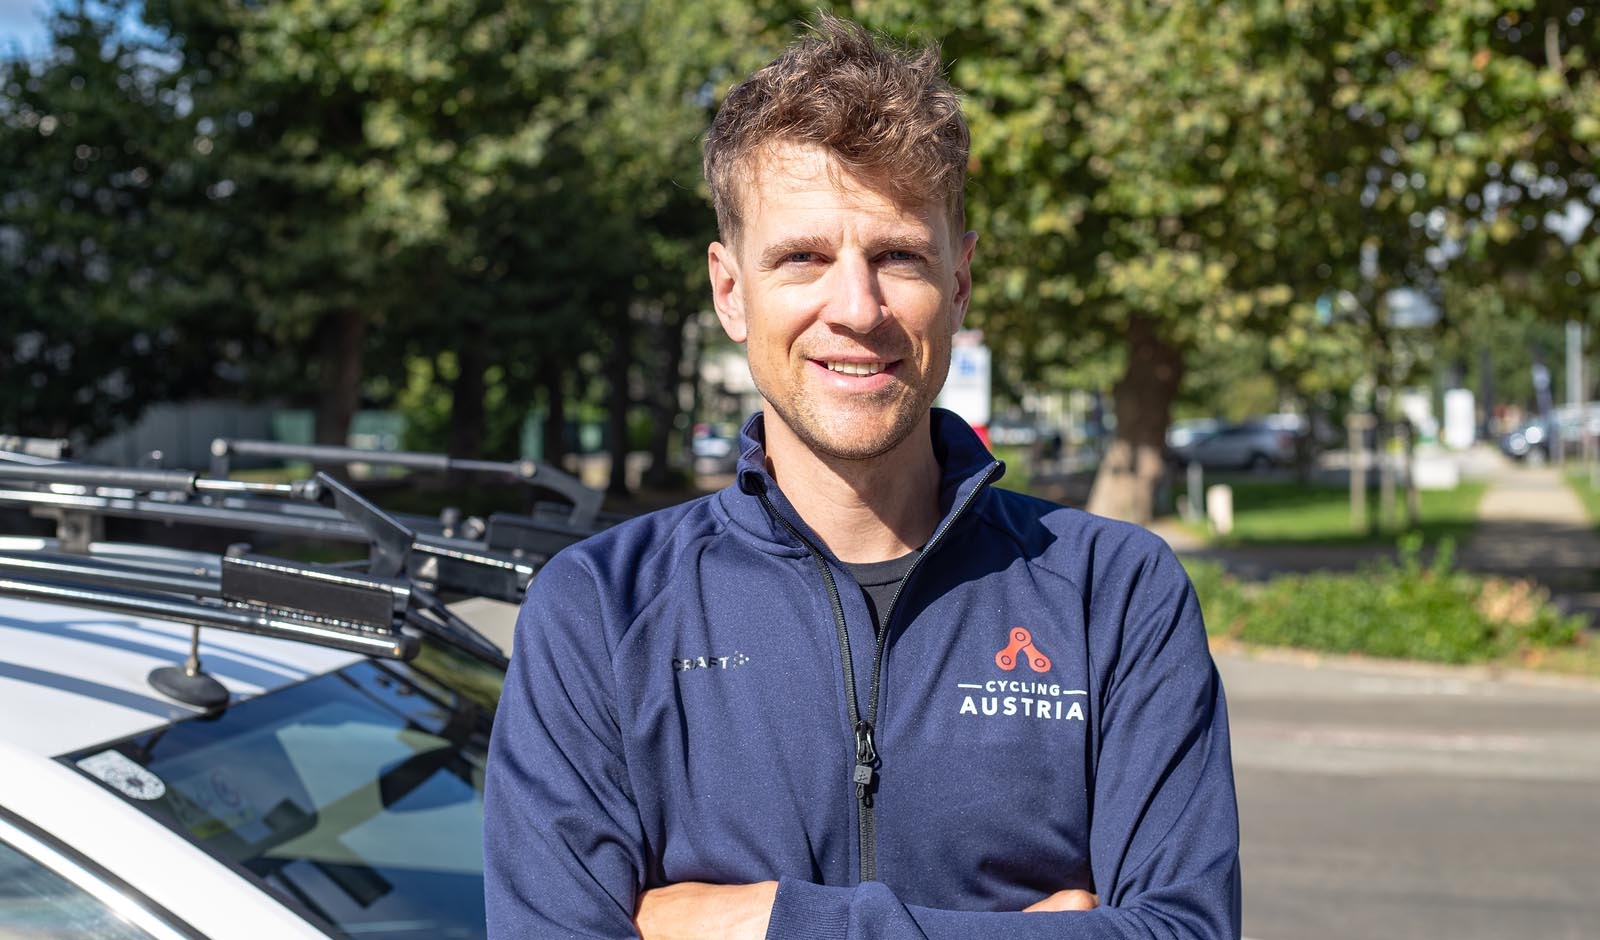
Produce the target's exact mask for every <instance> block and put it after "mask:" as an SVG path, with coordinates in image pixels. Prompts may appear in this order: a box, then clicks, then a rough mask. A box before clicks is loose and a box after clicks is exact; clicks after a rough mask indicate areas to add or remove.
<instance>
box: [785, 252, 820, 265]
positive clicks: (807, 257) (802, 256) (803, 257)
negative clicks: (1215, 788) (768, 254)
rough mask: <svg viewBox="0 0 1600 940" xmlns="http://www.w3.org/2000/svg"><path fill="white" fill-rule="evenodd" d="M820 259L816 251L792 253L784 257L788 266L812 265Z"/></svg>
mask: <svg viewBox="0 0 1600 940" xmlns="http://www.w3.org/2000/svg"><path fill="white" fill-rule="evenodd" d="M818 259H819V256H818V255H817V253H816V252H814V251H791V252H790V253H788V254H786V255H784V256H783V260H784V263H786V264H810V263H812V262H813V261H817V260H818Z"/></svg>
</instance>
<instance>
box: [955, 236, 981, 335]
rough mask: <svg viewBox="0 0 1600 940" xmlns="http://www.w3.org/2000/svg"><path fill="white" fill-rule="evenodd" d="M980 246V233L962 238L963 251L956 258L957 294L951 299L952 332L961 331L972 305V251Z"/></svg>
mask: <svg viewBox="0 0 1600 940" xmlns="http://www.w3.org/2000/svg"><path fill="white" fill-rule="evenodd" d="M977 245H978V233H977V232H968V233H967V234H965V235H963V236H962V237H961V251H960V253H959V254H957V256H956V292H955V295H954V296H953V297H951V298H950V307H951V312H952V314H953V317H952V319H953V320H954V322H953V323H952V324H951V326H950V332H951V333H954V332H956V331H957V330H959V329H961V324H962V322H963V321H965V320H966V319H967V308H968V307H969V306H971V305H972V251H973V249H974V248H976V247H977Z"/></svg>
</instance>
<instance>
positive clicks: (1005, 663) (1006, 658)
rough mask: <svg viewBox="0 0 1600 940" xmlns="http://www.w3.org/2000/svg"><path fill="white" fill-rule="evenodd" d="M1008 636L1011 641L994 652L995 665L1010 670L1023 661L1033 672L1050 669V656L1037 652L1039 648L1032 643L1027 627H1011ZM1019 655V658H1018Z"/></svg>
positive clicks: (1031, 635)
mask: <svg viewBox="0 0 1600 940" xmlns="http://www.w3.org/2000/svg"><path fill="white" fill-rule="evenodd" d="M1008 638H1009V639H1010V641H1011V642H1009V643H1007V644H1006V648H1005V649H1003V650H1001V651H1000V652H998V653H996V654H994V664H995V665H996V666H999V667H1000V668H1001V669H1004V670H1005V671H1006V672H1010V671H1011V670H1013V669H1015V668H1017V663H1018V662H1019V661H1025V662H1026V663H1027V664H1028V668H1029V669H1032V670H1033V671H1034V672H1049V671H1050V657H1048V656H1046V655H1045V654H1043V653H1041V652H1039V648H1038V647H1036V646H1034V645H1033V634H1031V633H1029V632H1028V631H1027V628H1025V627H1012V628H1011V633H1010V634H1009V635H1008ZM1019 656H1020V657H1021V660H1019V659H1018V657H1019Z"/></svg>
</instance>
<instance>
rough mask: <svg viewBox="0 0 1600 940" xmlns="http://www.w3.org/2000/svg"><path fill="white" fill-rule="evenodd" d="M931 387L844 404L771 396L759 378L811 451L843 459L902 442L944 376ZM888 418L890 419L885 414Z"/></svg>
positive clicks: (896, 389)
mask: <svg viewBox="0 0 1600 940" xmlns="http://www.w3.org/2000/svg"><path fill="white" fill-rule="evenodd" d="M930 379H935V381H932V382H930V383H929V385H928V386H927V387H926V388H922V389H917V390H909V389H907V388H906V387H905V386H901V385H896V386H892V387H890V388H887V389H884V390H883V391H882V392H881V393H878V394H874V395H862V396H858V397H856V398H855V399H853V400H852V401H851V403H850V404H849V405H848V406H847V407H844V408H838V407H833V408H830V407H828V405H827V404H826V403H824V402H819V401H818V400H816V399H815V398H813V397H811V396H809V395H805V394H800V395H792V396H789V397H788V398H784V397H781V396H779V397H774V396H772V395H769V394H767V391H766V389H765V388H763V387H762V386H763V385H764V384H765V383H764V382H762V381H761V380H760V379H756V382H755V384H756V391H758V392H760V393H761V398H762V400H763V401H765V402H766V403H767V406H768V407H770V408H771V409H772V410H773V411H774V412H775V414H776V416H777V418H778V419H779V420H780V421H782V422H783V423H784V426H785V427H787V428H788V429H789V430H790V432H791V433H793V434H794V435H795V437H797V438H799V439H800V441H801V442H802V443H803V444H805V446H806V447H807V449H809V450H810V451H811V452H812V453H814V454H816V455H818V456H819V457H823V458H832V459H834V460H844V461H869V460H875V459H877V458H879V457H882V456H884V455H885V454H887V453H889V452H890V451H893V450H894V449H895V448H896V447H898V446H900V444H901V443H903V442H904V441H905V439H906V438H907V437H909V436H910V434H911V432H912V431H914V430H916V427H917V425H918V424H919V423H920V422H921V421H922V419H923V418H924V417H925V416H926V415H927V414H928V410H929V409H930V408H932V407H933V400H934V398H935V397H936V396H937V395H938V390H939V388H940V387H941V386H942V385H943V384H944V376H930ZM886 414H887V415H888V416H889V419H888V421H887V423H885V422H884V416H885V415H886Z"/></svg>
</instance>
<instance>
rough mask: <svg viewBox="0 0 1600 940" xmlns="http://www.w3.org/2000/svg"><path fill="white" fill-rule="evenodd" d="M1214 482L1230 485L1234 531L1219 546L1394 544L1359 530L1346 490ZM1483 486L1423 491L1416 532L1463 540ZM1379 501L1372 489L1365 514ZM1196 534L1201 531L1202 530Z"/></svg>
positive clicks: (1384, 534) (1432, 539)
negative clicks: (1351, 511)
mask: <svg viewBox="0 0 1600 940" xmlns="http://www.w3.org/2000/svg"><path fill="white" fill-rule="evenodd" d="M1217 482H1225V483H1228V484H1229V485H1230V486H1232V487H1233V533H1232V534H1231V535H1229V536H1226V537H1220V536H1219V537H1214V538H1213V541H1215V542H1216V543H1218V544H1224V545H1259V544H1306V543H1316V544H1318V545H1361V544H1379V543H1388V542H1391V541H1393V539H1394V536H1395V534H1396V533H1395V532H1393V531H1374V532H1372V533H1370V534H1364V533H1360V532H1357V531H1356V530H1355V529H1354V527H1353V526H1352V525H1351V522H1350V491H1349V489H1347V488H1345V487H1330V486H1315V485H1303V484H1299V483H1294V482H1282V481H1276V480H1273V481H1268V480H1250V479H1241V478H1237V477H1235V478H1232V479H1228V478H1222V479H1219V480H1217ZM1485 488H1486V487H1485V484H1483V483H1479V482H1466V483H1462V484H1461V485H1460V486H1458V487H1456V488H1455V489H1454V490H1424V491H1422V493H1421V494H1419V495H1420V496H1421V503H1422V505H1421V510H1422V512H1421V516H1422V520H1421V524H1420V525H1418V527H1417V529H1416V531H1417V532H1418V533H1420V534H1421V535H1422V537H1423V539H1424V541H1426V542H1427V543H1429V544H1433V543H1436V542H1438V541H1439V540H1440V539H1444V538H1451V539H1454V540H1455V541H1456V542H1458V543H1459V542H1463V541H1465V540H1466V538H1467V536H1469V535H1471V534H1472V530H1473V528H1474V527H1475V526H1476V525H1477V518H1478V503H1479V501H1481V500H1482V498H1483V493H1484V489H1485ZM1179 498H1180V499H1181V498H1182V495H1181V492H1180V497H1179ZM1377 498H1378V494H1377V492H1376V490H1374V491H1371V492H1369V493H1368V509H1369V511H1371V510H1373V509H1375V507H1376V503H1377ZM1397 498H1399V499H1403V498H1404V496H1403V494H1402V495H1400V496H1399V497H1397ZM1402 512H1403V510H1402ZM1195 530H1196V531H1197V532H1200V533H1202V534H1203V533H1204V532H1205V530H1204V528H1203V527H1202V526H1196V527H1195Z"/></svg>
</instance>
